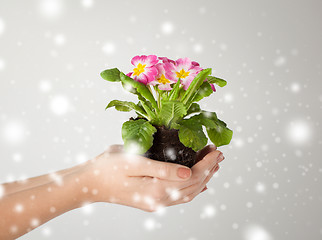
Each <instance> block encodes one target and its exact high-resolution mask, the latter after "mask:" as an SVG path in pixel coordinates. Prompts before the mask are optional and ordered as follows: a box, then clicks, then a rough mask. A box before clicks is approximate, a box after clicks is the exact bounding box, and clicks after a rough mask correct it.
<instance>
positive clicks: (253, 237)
mask: <svg viewBox="0 0 322 240" xmlns="http://www.w3.org/2000/svg"><path fill="white" fill-rule="evenodd" d="M243 235H244V239H245V240H271V239H272V237H271V235H270V234H269V233H268V232H267V230H265V229H264V228H263V227H262V226H259V225H251V226H248V227H246V229H245V230H244V234H243Z"/></svg>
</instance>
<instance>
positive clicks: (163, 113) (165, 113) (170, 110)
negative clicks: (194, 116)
mask: <svg viewBox="0 0 322 240" xmlns="http://www.w3.org/2000/svg"><path fill="white" fill-rule="evenodd" d="M186 114H187V110H186V108H185V106H184V104H183V103H182V102H179V101H175V100H172V101H161V109H160V112H159V115H158V116H159V121H160V125H164V126H167V127H170V125H171V124H172V123H176V122H177V121H178V120H179V119H181V118H182V117H183V116H184V115H186Z"/></svg>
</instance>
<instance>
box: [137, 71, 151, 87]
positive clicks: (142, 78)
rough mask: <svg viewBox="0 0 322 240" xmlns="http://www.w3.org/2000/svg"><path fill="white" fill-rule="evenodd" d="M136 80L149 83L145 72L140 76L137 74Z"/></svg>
mask: <svg viewBox="0 0 322 240" xmlns="http://www.w3.org/2000/svg"><path fill="white" fill-rule="evenodd" d="M134 80H135V81H137V82H140V83H143V84H145V85H146V84H147V83H148V78H147V76H146V75H145V74H143V73H141V74H140V75H139V76H135V77H134Z"/></svg>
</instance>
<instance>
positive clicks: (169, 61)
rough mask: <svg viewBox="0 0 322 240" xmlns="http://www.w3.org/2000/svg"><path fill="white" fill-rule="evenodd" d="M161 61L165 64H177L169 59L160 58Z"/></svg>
mask: <svg viewBox="0 0 322 240" xmlns="http://www.w3.org/2000/svg"><path fill="white" fill-rule="evenodd" d="M159 60H161V61H162V62H163V63H173V64H175V61H173V60H171V59H169V58H167V57H159Z"/></svg>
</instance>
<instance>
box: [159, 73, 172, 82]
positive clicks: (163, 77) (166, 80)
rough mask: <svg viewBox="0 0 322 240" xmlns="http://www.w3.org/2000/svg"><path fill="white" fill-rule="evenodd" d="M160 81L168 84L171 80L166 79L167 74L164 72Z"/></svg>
mask: <svg viewBox="0 0 322 240" xmlns="http://www.w3.org/2000/svg"><path fill="white" fill-rule="evenodd" d="M158 82H159V83H162V84H167V83H169V82H170V80H169V79H166V78H165V76H164V75H163V74H162V76H161V77H160V78H159V79H158Z"/></svg>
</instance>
